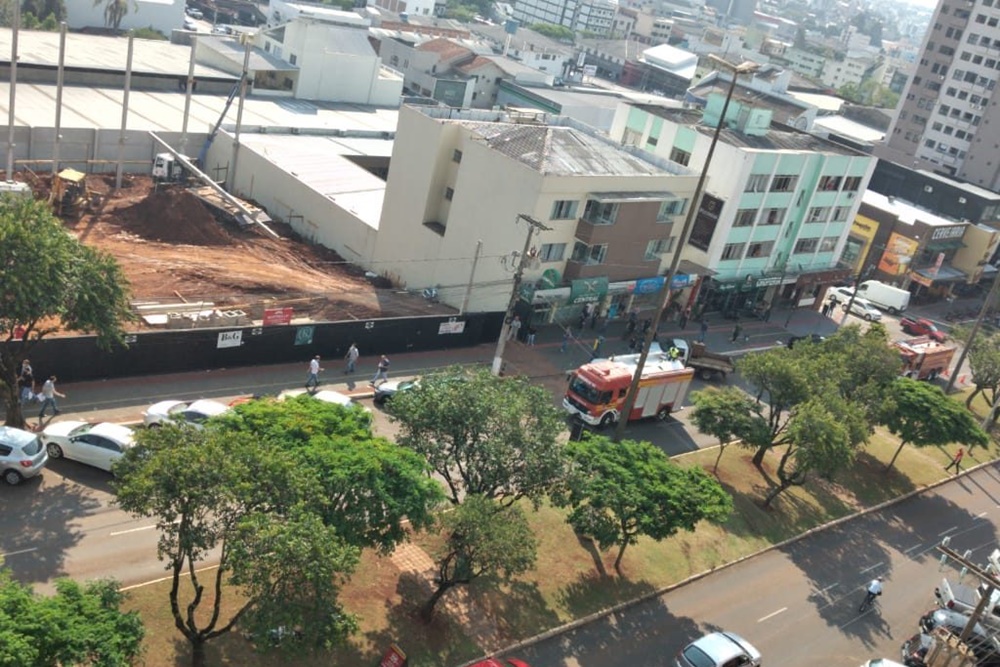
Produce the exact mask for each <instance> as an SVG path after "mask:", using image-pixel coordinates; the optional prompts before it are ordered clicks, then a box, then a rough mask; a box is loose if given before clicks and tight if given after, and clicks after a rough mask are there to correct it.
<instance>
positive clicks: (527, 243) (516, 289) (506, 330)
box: [491, 213, 551, 375]
mask: <svg viewBox="0 0 1000 667" xmlns="http://www.w3.org/2000/svg"><path fill="white" fill-rule="evenodd" d="M517 219H518V220H524V221H525V222H527V223H528V233H527V234H526V235H525V238H524V251H523V252H521V258H520V260H519V261H518V263H517V270H516V271H515V272H514V285H513V287H512V288H511V291H510V301H508V302H507V311H506V312H505V313H504V315H503V326H502V327H501V328H500V338H499V339H498V340H497V349H496V352H494V353H493V366H492V368H491V371H492V372H493V375H500V371H501V370H502V369H503V351H504V348H505V347H507V336H509V335H510V321H511V319H513V317H514V306H516V305H517V300H518V299H519V298H520V291H521V277H522V276H523V275H524V268H525V267H526V266H527V265H528V259H530V258H529V257H528V253H529V252H530V251H531V237H532V235H534V233H535V230H536V229H541V230H545V231H548V230H549V229H551V228H550V227H546V226H545V225H543V224H542V223H541V222H539V221H538V220H535V219H534V218H532V217H531V216H530V215H525V214H524V213H519V214H518V216H517Z"/></svg>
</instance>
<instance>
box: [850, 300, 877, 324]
mask: <svg viewBox="0 0 1000 667" xmlns="http://www.w3.org/2000/svg"><path fill="white" fill-rule="evenodd" d="M841 308H842V309H844V310H847V304H846V303H845V304H844V305H843V306H841ZM851 315H857V316H858V317H860V318H861V319H863V320H865V321H867V322H880V321H881V320H882V311H881V310H879V309H878V308H876V307H875V306H873V305H872V304H871V302H870V301H867V300H865V299H855V300H854V303H852V304H851Z"/></svg>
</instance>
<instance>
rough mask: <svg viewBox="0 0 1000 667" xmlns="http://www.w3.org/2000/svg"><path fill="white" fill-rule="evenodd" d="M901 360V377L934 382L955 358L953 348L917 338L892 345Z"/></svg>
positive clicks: (952, 346)
mask: <svg viewBox="0 0 1000 667" xmlns="http://www.w3.org/2000/svg"><path fill="white" fill-rule="evenodd" d="M893 345H895V346H896V349H897V350H899V356H900V357H901V358H902V360H903V371H902V373H903V375H905V376H907V377H911V378H913V379H915V380H935V379H937V377H938V376H939V375H944V374H945V371H947V370H948V365H949V364H951V358H952V357H953V356H955V346H954V345H950V344H948V343H942V342H939V341H936V340H933V339H932V338H931V337H930V336H919V337H917V338H910V339H907V340H900V341H896V342H895V343H893Z"/></svg>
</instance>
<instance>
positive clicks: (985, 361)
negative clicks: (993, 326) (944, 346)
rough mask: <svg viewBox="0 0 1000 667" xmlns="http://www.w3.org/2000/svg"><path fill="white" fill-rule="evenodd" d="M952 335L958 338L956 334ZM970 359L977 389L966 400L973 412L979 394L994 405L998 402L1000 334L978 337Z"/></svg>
mask: <svg viewBox="0 0 1000 667" xmlns="http://www.w3.org/2000/svg"><path fill="white" fill-rule="evenodd" d="M952 333H953V335H954V336H955V337H956V338H957V337H958V334H957V333H956V332H952ZM968 359H969V367H970V368H971V369H972V382H973V384H974V385H975V386H976V388H975V389H974V390H973V391H972V393H970V394H969V397H968V398H967V399H966V400H965V407H966V408H968V409H970V410H971V409H972V402H973V401H974V400H976V396H978V395H979V394H982V395H983V397H984V398H985V399H986V401H987V403H989V404H990V405H993V404H994V403H995V402H996V400H997V392H998V391H1000V334H993V335H990V336H979V337H977V339H976V340H975V341H974V342H973V343H972V347H971V348H969V355H968ZM994 422H995V420H994Z"/></svg>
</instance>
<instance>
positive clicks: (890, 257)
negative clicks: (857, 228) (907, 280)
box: [878, 232, 920, 276]
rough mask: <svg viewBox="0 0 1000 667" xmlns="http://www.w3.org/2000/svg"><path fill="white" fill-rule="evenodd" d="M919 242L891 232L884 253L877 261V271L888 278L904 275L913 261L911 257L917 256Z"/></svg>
mask: <svg viewBox="0 0 1000 667" xmlns="http://www.w3.org/2000/svg"><path fill="white" fill-rule="evenodd" d="M919 245H920V242H919V241H917V240H916V239H911V238H908V237H906V236H903V235H902V234H898V233H896V232H893V233H892V234H891V235H890V236H889V242H888V243H887V244H886V247H885V252H884V253H882V259H881V260H879V263H878V270H879V271H881V272H882V273H887V274H889V275H890V276H901V275H904V274H905V273H906V271H907V269H908V268H909V266H910V263H911V262H912V261H913V256H914V255H915V254H917V248H918V247H919Z"/></svg>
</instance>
